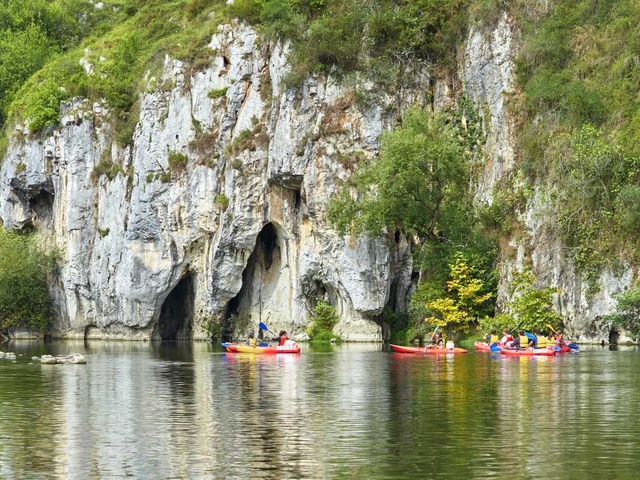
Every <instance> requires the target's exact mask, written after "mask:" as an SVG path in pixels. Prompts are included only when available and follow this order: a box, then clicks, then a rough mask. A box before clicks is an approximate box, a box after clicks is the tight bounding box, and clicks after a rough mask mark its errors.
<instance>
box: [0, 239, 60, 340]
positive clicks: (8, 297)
mask: <svg viewBox="0 0 640 480" xmlns="http://www.w3.org/2000/svg"><path fill="white" fill-rule="evenodd" d="M53 262H54V258H53V256H51V255H46V254H44V253H42V252H41V251H39V250H38V249H37V248H36V245H35V241H34V238H33V237H32V236H29V235H20V234H17V233H12V232H8V231H6V230H4V229H2V228H0V329H1V330H3V331H5V332H6V330H7V329H9V328H12V327H23V328H29V329H32V330H36V331H39V332H44V331H46V330H47V329H48V328H49V325H50V322H51V316H52V303H51V297H50V295H49V288H48V285H47V275H48V274H49V273H50V272H51V270H52V267H53Z"/></svg>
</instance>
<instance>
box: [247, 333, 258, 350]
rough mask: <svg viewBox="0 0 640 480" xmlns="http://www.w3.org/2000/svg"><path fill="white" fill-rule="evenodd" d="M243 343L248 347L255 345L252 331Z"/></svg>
mask: <svg viewBox="0 0 640 480" xmlns="http://www.w3.org/2000/svg"><path fill="white" fill-rule="evenodd" d="M245 343H246V344H247V345H249V346H250V347H255V346H256V345H257V341H256V337H255V336H254V335H253V332H250V333H249V339H248V340H247V341H246V342H245Z"/></svg>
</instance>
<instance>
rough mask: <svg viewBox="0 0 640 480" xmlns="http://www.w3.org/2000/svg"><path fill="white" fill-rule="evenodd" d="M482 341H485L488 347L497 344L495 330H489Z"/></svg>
mask: <svg viewBox="0 0 640 480" xmlns="http://www.w3.org/2000/svg"><path fill="white" fill-rule="evenodd" d="M484 340H485V342H487V343H488V344H489V345H492V344H494V343H498V340H499V338H498V334H497V333H496V330H495V329H493V330H491V333H487V334H486V335H485V336H484Z"/></svg>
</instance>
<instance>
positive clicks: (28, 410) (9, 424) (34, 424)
mask: <svg viewBox="0 0 640 480" xmlns="http://www.w3.org/2000/svg"><path fill="white" fill-rule="evenodd" d="M10 347H11V350H12V351H15V352H16V353H23V355H24V356H25V357H27V358H20V357H18V361H17V362H16V363H15V364H14V363H12V362H11V363H10V361H9V360H5V359H0V405H1V406H2V408H1V409H0V478H49V477H51V476H52V474H53V472H55V471H58V470H59V469H60V464H61V463H63V462H64V455H63V453H64V452H63V445H61V442H60V436H61V425H62V424H63V418H62V414H63V413H64V412H63V411H62V410H61V408H60V403H61V384H60V374H61V372H58V371H56V366H44V365H43V366H42V367H41V366H40V365H38V364H32V365H28V360H27V359H28V358H29V357H30V356H31V353H32V352H31V351H30V349H29V348H21V346H20V345H17V344H13V343H12V344H11V346H10Z"/></svg>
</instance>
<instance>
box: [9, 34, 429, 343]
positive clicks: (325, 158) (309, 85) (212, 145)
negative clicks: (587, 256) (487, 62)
mask: <svg viewBox="0 0 640 480" xmlns="http://www.w3.org/2000/svg"><path fill="white" fill-rule="evenodd" d="M256 41H257V37H256V33H255V31H253V30H252V29H251V28H248V27H245V26H243V25H235V26H226V27H223V28H221V29H220V31H219V33H218V34H217V35H215V36H214V37H213V38H212V40H211V44H210V48H211V49H212V64H211V66H210V67H209V68H208V69H206V70H204V71H201V72H196V73H194V74H192V75H190V74H188V73H187V71H186V68H185V66H184V65H183V64H182V63H181V62H179V61H175V60H172V59H169V58H167V59H166V62H165V68H164V72H163V74H162V77H161V78H150V79H149V85H150V87H149V93H146V94H145V95H144V97H143V98H142V99H141V112H140V121H139V123H138V125H137V127H136V130H135V133H134V136H133V142H132V143H131V146H130V147H127V148H126V149H124V150H121V149H119V148H117V147H116V146H115V145H116V143H115V142H113V139H112V137H113V132H112V130H111V126H110V125H109V122H108V119H109V116H108V112H107V110H106V108H105V106H103V105H98V104H95V105H91V104H89V103H87V102H86V101H81V100H77V101H74V102H71V103H69V104H67V105H64V106H63V112H62V113H63V114H62V125H61V126H60V128H59V130H56V131H54V132H53V134H51V135H48V136H45V137H43V138H40V139H37V140H36V139H30V138H28V137H27V135H26V129H23V128H22V127H17V128H16V131H15V134H14V136H13V139H12V142H11V145H10V148H9V150H8V153H7V156H6V158H5V161H4V163H3V164H2V168H1V170H0V216H1V217H2V220H3V222H4V225H5V227H7V228H23V227H25V226H28V225H33V226H35V227H36V228H37V229H38V230H39V231H40V232H41V234H42V237H43V242H44V243H45V244H46V245H48V246H50V247H52V248H53V247H55V248H56V249H57V250H58V252H59V254H60V257H61V259H62V260H61V268H60V275H59V280H58V281H57V283H56V284H55V285H53V286H52V290H53V292H54V297H55V304H56V307H57V309H58V319H57V322H56V330H57V331H56V336H61V337H83V336H89V337H101V338H128V339H156V338H158V339H159V338H164V339H173V338H177V339H180V338H194V339H203V338H208V336H209V334H208V331H207V329H208V328H211V327H212V326H213V327H214V328H215V327H216V326H218V325H219V326H221V327H222V328H223V329H224V330H225V331H226V333H231V332H233V333H234V334H235V335H236V336H243V335H245V334H246V333H247V332H248V330H249V329H255V326H256V325H257V323H258V322H259V321H262V322H265V323H266V324H267V325H268V326H269V328H270V329H271V330H273V331H277V330H279V329H285V330H287V331H288V332H289V333H290V334H296V333H301V332H304V329H305V328H306V325H307V324H308V321H309V317H310V312H311V310H312V308H313V307H314V305H315V303H316V301H317V300H318V299H319V298H326V299H328V300H329V301H330V302H331V303H332V304H333V305H335V306H336V308H337V312H338V314H339V318H340V322H339V324H338V325H337V327H336V333H338V334H339V335H341V336H342V337H343V338H345V339H347V340H356V341H358V340H379V339H380V338H381V334H382V332H381V322H380V321H379V317H380V313H381V312H382V309H383V307H384V306H385V304H386V303H387V302H388V301H389V297H390V289H391V285H392V282H395V284H396V285H397V284H398V283H402V282H404V283H406V281H407V278H410V276H408V274H407V272H409V274H410V271H411V264H410V261H408V260H407V258H408V256H407V254H408V247H407V246H406V245H403V246H401V247H398V246H395V245H394V246H393V248H392V250H390V249H389V247H388V246H387V245H385V243H384V242H383V240H381V239H366V238H358V239H356V238H342V237H339V236H338V235H336V233H335V232H334V231H333V230H332V229H331V228H330V227H329V225H328V224H327V221H326V217H325V209H326V205H327V202H328V199H329V198H330V197H331V196H332V195H333V194H334V193H335V192H336V189H337V183H338V182H339V181H341V180H344V179H346V178H347V177H348V176H349V174H350V171H351V169H352V168H353V167H354V164H353V160H352V157H353V156H354V152H358V155H360V156H364V157H372V156H374V155H375V154H376V152H377V149H378V140H379V137H380V135H381V133H382V131H383V130H384V129H385V128H386V127H388V125H389V123H390V117H391V114H390V113H388V114H386V116H385V111H391V110H393V109H391V108H389V107H390V106H391V105H393V104H394V102H396V101H397V98H395V97H392V96H388V97H384V98H382V99H381V101H380V102H377V103H370V104H369V106H364V107H360V106H358V105H357V104H356V101H355V100H356V95H355V87H354V85H349V84H345V83H337V82H336V81H335V80H334V79H333V78H331V77H329V78H315V77H308V78H306V79H305V80H304V83H303V85H302V86H301V87H299V88H297V89H287V88H285V87H284V86H283V79H284V78H285V76H286V74H287V73H288V68H289V67H288V64H287V61H286V51H283V49H282V47H281V46H279V45H263V46H258V44H257V42H256ZM418 80H419V79H418ZM426 81H427V82H428V78H427V79H426ZM422 96H424V97H426V94H422V93H420V90H419V89H416V90H414V91H413V92H412V93H411V95H407V96H406V101H405V102H404V103H402V102H400V104H399V105H396V107H397V108H402V107H403V105H409V104H411V103H413V102H414V101H416V99H418V98H421V97H422ZM99 164H100V165H101V167H100V168H99V169H98V168H96V167H97V166H98V165H99ZM99 171H101V172H107V173H106V174H102V175H99ZM403 289H404V290H405V291H406V288H401V289H399V290H398V289H397V288H396V290H398V291H401V290H403ZM249 315H250V316H251V320H250V322H247V318H248V316H249ZM243 319H244V320H243Z"/></svg>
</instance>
